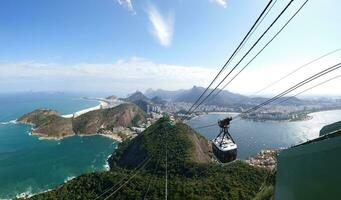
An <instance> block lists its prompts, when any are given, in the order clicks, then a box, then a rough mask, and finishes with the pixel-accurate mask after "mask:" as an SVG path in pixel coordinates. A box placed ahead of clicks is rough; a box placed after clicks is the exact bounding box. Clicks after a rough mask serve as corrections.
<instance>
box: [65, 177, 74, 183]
mask: <svg viewBox="0 0 341 200" xmlns="http://www.w3.org/2000/svg"><path fill="white" fill-rule="evenodd" d="M74 178H76V176H68V177H66V179H65V180H64V183H67V182H69V181H71V180H72V179H74Z"/></svg>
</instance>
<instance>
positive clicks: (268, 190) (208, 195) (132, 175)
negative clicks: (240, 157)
mask: <svg viewBox="0 0 341 200" xmlns="http://www.w3.org/2000/svg"><path fill="white" fill-rule="evenodd" d="M193 134H196V136H197V139H198V138H199V140H200V139H202V137H201V136H199V135H198V134H197V133H195V132H194V131H193V130H192V129H191V128H189V127H188V126H187V125H185V124H182V123H176V124H174V123H172V122H170V121H169V119H168V118H162V119H160V120H159V121H158V122H157V123H155V124H154V125H152V126H151V127H149V128H148V129H147V130H146V131H144V132H143V133H142V134H141V135H139V136H138V137H136V138H135V139H133V140H131V141H128V142H123V143H121V145H120V146H119V148H118V149H117V150H116V151H115V153H114V154H113V156H112V157H111V158H110V159H109V161H110V166H111V170H110V171H108V172H96V173H90V174H84V175H82V176H80V177H77V178H75V179H73V180H71V181H69V182H67V183H65V184H64V185H61V186H60V187H59V188H57V189H55V190H52V191H49V192H46V193H43V194H39V195H36V196H33V197H32V198H31V199H96V198H97V199H105V198H107V197H109V198H108V199H163V198H165V195H166V189H165V188H166V187H165V184H166V179H165V171H166V168H167V172H168V180H167V196H168V199H240V200H242V199H243V200H245V199H254V198H256V199H270V198H271V196H272V184H273V182H274V174H273V173H270V172H269V171H268V170H266V169H263V168H256V167H252V166H250V165H248V164H246V163H244V162H243V161H235V162H232V163H229V164H226V165H220V164H217V163H215V162H213V161H211V160H209V161H207V160H206V162H202V161H203V158H201V159H199V158H195V157H196V156H198V154H196V153H195V152H196V148H197V145H199V144H202V143H197V142H195V140H194V139H193ZM207 144H209V142H207ZM202 147H204V148H205V146H204V145H202ZM204 152H205V154H207V156H209V152H206V150H204ZM166 157H167V160H166ZM204 160H205V159H204ZM111 194H112V195H111Z"/></svg>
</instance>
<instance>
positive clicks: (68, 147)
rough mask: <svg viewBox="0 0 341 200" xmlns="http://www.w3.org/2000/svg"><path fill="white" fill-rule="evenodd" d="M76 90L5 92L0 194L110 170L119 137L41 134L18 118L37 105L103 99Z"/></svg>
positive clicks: (0, 105) (0, 107) (74, 107)
mask: <svg viewBox="0 0 341 200" xmlns="http://www.w3.org/2000/svg"><path fill="white" fill-rule="evenodd" d="M80 97H81V96H80V95H76V94H63V93H57V94H56V93H53V94H49V93H22V94H7V95H4V94H2V95H0V199H10V198H14V197H16V196H19V195H27V194H35V193H39V192H43V191H46V190H49V189H52V188H55V187H57V186H58V185H60V184H62V183H64V182H66V181H68V180H71V179H72V178H74V177H76V176H79V175H81V174H84V173H89V172H94V171H104V170H107V167H108V166H107V158H108V156H109V155H110V154H111V153H112V152H113V151H114V149H115V147H116V145H117V142H115V141H114V140H112V139H110V138H106V137H102V136H99V135H96V136H86V137H80V136H72V137H67V138H64V139H62V140H40V139H39V138H38V137H36V136H32V135H31V128H32V127H31V126H29V125H23V124H16V123H15V119H17V118H19V117H20V116H21V115H23V114H25V113H27V112H30V111H33V110H34V109H37V108H52V109H55V110H57V111H58V112H59V113H60V114H70V113H73V112H75V111H78V110H81V109H85V108H89V107H93V106H96V105H98V102H96V101H88V100H84V99H81V98H80Z"/></svg>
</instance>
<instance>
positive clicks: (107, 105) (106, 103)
mask: <svg viewBox="0 0 341 200" xmlns="http://www.w3.org/2000/svg"><path fill="white" fill-rule="evenodd" d="M86 99H87V100H91V101H98V102H99V104H98V105H97V106H94V107H90V108H86V109H83V110H80V111H77V112H74V113H71V114H66V115H62V117H64V118H75V117H78V116H80V115H83V114H85V113H87V112H90V111H94V110H99V109H105V108H111V107H113V104H112V103H111V102H109V101H107V100H104V99H101V98H93V99H90V98H86Z"/></svg>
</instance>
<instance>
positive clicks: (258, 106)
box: [243, 63, 341, 114]
mask: <svg viewBox="0 0 341 200" xmlns="http://www.w3.org/2000/svg"><path fill="white" fill-rule="evenodd" d="M339 68H341V63H338V64H336V65H333V66H332V67H328V68H327V69H325V70H322V71H320V72H318V73H316V74H314V75H313V76H310V77H309V78H307V79H305V80H303V81H301V82H299V83H297V84H296V85H294V86H292V87H290V88H289V89H287V90H285V91H284V92H282V93H280V94H278V95H276V96H275V97H273V98H271V99H269V100H267V101H265V102H263V103H261V104H259V105H257V106H255V107H253V108H250V109H248V110H247V111H245V112H243V113H244V114H246V113H250V112H253V111H256V110H258V109H259V108H261V107H263V106H265V105H267V104H269V103H272V102H273V101H276V100H277V99H279V98H281V97H282V96H284V95H286V94H288V93H290V92H292V91H294V90H296V89H297V88H300V87H302V86H303V85H305V84H307V83H309V82H311V81H313V80H315V79H317V78H319V77H321V76H324V75H326V74H328V73H330V72H333V71H335V70H336V69H339Z"/></svg>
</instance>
